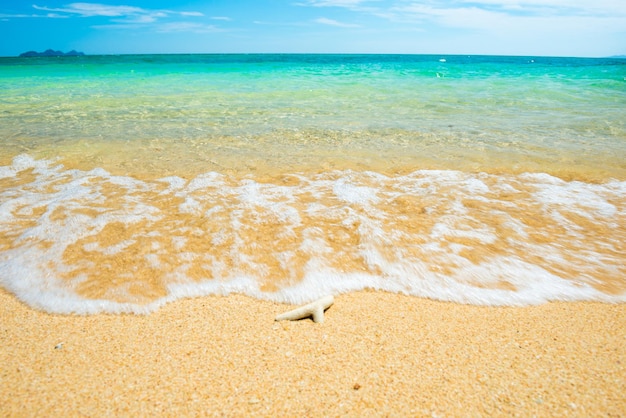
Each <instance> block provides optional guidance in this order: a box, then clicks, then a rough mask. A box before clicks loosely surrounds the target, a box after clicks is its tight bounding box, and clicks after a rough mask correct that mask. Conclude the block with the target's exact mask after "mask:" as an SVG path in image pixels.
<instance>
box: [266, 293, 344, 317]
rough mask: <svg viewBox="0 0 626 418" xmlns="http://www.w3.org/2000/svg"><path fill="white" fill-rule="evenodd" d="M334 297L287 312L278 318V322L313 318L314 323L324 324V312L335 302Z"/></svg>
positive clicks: (327, 297) (324, 298)
mask: <svg viewBox="0 0 626 418" xmlns="http://www.w3.org/2000/svg"><path fill="white" fill-rule="evenodd" d="M334 301H335V300H334V298H333V295H328V296H324V297H323V298H321V299H318V300H316V301H315V302H311V303H309V304H308V305H304V306H300V307H299V308H296V309H294V310H292V311H289V312H285V313H283V314H280V315H278V316H277V317H276V321H284V320H285V319H288V320H290V321H296V320H298V319H302V318H308V317H310V316H312V317H313V322H324V311H325V310H326V309H328V307H329V306H330V305H332V304H333V302H334Z"/></svg>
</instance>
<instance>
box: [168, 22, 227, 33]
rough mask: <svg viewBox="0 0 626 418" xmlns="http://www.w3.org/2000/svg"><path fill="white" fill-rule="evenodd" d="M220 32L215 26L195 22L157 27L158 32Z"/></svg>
mask: <svg viewBox="0 0 626 418" xmlns="http://www.w3.org/2000/svg"><path fill="white" fill-rule="evenodd" d="M219 31H220V29H219V28H217V27H215V26H212V25H203V24H201V23H193V22H169V23H163V24H160V25H159V26H158V27H157V32H192V33H213V32H219Z"/></svg>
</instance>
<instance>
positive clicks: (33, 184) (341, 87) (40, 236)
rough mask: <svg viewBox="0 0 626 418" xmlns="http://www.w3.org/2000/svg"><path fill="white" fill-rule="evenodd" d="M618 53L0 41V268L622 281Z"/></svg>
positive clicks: (612, 288)
mask: <svg viewBox="0 0 626 418" xmlns="http://www.w3.org/2000/svg"><path fill="white" fill-rule="evenodd" d="M625 157H626V60H619V59H578V58H545V57H474V56H471V57H468V56H419V55H417V56H416V55H408V56H401V55H389V56H386V55H154V56H89V57H72V58H68V57H65V58H30V59H23V58H2V59H0V285H1V286H2V287H4V288H5V289H7V290H9V291H10V292H12V293H14V294H15V295H16V296H17V297H19V298H20V299H21V300H23V301H25V302H26V303H28V304H30V305H31V306H33V307H36V308H39V309H44V310H47V311H50V312H59V313H69V312H76V313H95V312H102V311H106V312H137V313H142V312H149V311H151V310H153V309H155V308H157V307H158V306H160V305H161V304H163V303H165V302H167V301H170V300H173V299H176V298H180V297H187V296H201V295H206V294H213V293H218V294H227V293H230V292H238V293H244V294H248V295H251V296H254V297H258V298H264V299H271V300H277V301H283V302H293V303H300V302H305V301H309V300H312V299H314V298H317V297H320V296H323V295H325V294H328V293H340V292H348V291H353V290H358V289H364V288H374V289H381V290H386V291H391V292H401V293H407V294H412V295H415V296H420V297H430V298H435V299H440V300H449V301H455V302H460V303H472V304H492V305H494V304H495V305H525V304H535V303H542V302H545V301H548V300H597V301H605V302H623V301H625V300H626V245H625V244H624V242H626V158H625Z"/></svg>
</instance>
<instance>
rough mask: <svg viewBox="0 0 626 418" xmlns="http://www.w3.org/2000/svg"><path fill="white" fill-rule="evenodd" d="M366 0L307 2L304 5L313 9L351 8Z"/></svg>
mask: <svg viewBox="0 0 626 418" xmlns="http://www.w3.org/2000/svg"><path fill="white" fill-rule="evenodd" d="M367 1H368V0H309V1H308V2H307V3H305V4H304V5H307V6H314V7H346V8H352V7H356V6H359V5H360V4H362V3H366V2H367Z"/></svg>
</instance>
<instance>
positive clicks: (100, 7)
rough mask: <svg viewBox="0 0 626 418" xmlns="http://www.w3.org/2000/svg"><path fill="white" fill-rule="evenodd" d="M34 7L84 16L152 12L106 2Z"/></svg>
mask: <svg viewBox="0 0 626 418" xmlns="http://www.w3.org/2000/svg"><path fill="white" fill-rule="evenodd" d="M33 8H35V9H37V10H44V11H48V12H60V13H70V14H78V15H81V16H84V17H92V16H108V17H117V16H128V15H135V14H147V13H150V12H149V11H148V10H145V9H142V8H140V7H133V6H109V5H106V4H98V3H71V4H68V5H67V6H66V7H64V8H49V7H42V6H37V5H36V4H33Z"/></svg>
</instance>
